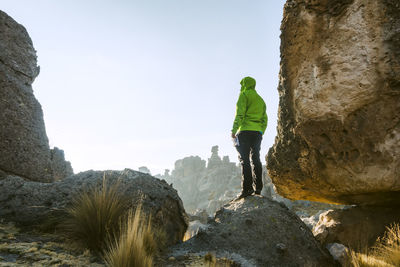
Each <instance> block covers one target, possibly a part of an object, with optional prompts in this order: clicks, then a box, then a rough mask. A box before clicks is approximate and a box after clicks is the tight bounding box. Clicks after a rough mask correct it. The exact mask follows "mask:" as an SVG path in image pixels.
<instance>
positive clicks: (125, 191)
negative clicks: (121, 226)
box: [0, 169, 188, 245]
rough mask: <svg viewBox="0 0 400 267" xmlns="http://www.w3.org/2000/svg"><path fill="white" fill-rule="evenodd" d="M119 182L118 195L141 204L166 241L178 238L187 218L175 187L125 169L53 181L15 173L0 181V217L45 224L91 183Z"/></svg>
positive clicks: (26, 224) (96, 172) (182, 233)
mask: <svg viewBox="0 0 400 267" xmlns="http://www.w3.org/2000/svg"><path fill="white" fill-rule="evenodd" d="M103 177H105V178H106V180H107V182H108V183H115V182H116V181H117V180H118V181H119V182H120V188H121V192H120V193H121V195H123V196H126V197H128V198H129V199H130V200H131V203H132V206H137V205H138V204H139V203H142V206H143V210H144V211H145V212H146V213H148V214H151V216H152V219H153V223H154V225H155V227H162V228H163V229H164V230H165V232H166V234H167V243H168V244H169V245H170V244H175V243H177V242H179V241H181V240H182V238H183V235H184V233H185V231H186V228H187V225H188V221H187V216H186V213H185V210H184V208H183V205H182V201H181V199H180V198H179V196H178V194H177V192H176V190H174V189H173V188H172V187H171V186H169V185H168V184H167V183H165V182H163V181H160V180H158V179H156V178H154V177H152V176H150V175H147V174H143V173H140V172H136V171H132V170H129V169H126V170H124V171H106V172H101V171H87V172H83V173H79V174H77V175H74V176H70V177H68V178H65V179H63V180H61V181H58V182H54V183H40V182H27V181H25V180H24V179H22V178H20V177H18V176H8V177H6V178H5V179H3V180H0V217H1V218H2V219H5V220H8V221H13V222H16V223H18V224H19V225H22V226H32V225H38V224H41V223H46V222H47V221H48V220H49V218H60V216H65V214H64V208H65V207H68V206H69V205H70V204H71V202H72V200H73V199H74V197H75V196H76V194H78V193H79V192H81V191H82V190H88V189H89V188H93V187H94V186H100V185H101V184H102V181H103Z"/></svg>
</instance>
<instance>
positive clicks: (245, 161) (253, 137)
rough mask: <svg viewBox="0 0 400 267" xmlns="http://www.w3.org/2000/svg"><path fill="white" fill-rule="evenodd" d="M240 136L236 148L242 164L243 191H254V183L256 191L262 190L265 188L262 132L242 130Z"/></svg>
mask: <svg viewBox="0 0 400 267" xmlns="http://www.w3.org/2000/svg"><path fill="white" fill-rule="evenodd" d="M238 138H239V146H236V149H237V151H238V152H239V161H240V164H241V165H242V190H243V191H242V192H253V191H254V189H253V183H254V184H255V187H256V188H255V189H256V191H257V192H261V189H262V188H263V183H262V165H261V161H260V148H261V140H262V134H261V132H257V131H241V132H239V134H238ZM250 163H251V165H250Z"/></svg>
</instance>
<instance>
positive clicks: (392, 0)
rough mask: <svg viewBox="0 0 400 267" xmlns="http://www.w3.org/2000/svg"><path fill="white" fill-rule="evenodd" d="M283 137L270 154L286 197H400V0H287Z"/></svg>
mask: <svg viewBox="0 0 400 267" xmlns="http://www.w3.org/2000/svg"><path fill="white" fill-rule="evenodd" d="M281 30H282V35H281V70H280V82H279V88H278V90H279V94H280V103H279V122H278V136H277V138H276V141H275V144H274V146H273V147H272V148H271V149H270V150H269V152H268V156H267V163H268V164H267V168H268V171H269V175H270V177H271V179H272V181H273V183H274V184H275V186H276V188H277V191H278V193H279V194H281V195H282V196H284V197H286V198H289V199H293V200H296V199H306V200H312V201H320V202H329V203H341V204H363V205H364V204H371V205H375V204H382V203H393V202H399V200H400V49H399V47H400V3H399V1H397V0H379V1H375V0H366V1H364V0H344V1H343V0H332V1H327V0H317V1H308V0H307V1H303V0H290V1H287V3H286V5H285V8H284V17H283V21H282V26H281Z"/></svg>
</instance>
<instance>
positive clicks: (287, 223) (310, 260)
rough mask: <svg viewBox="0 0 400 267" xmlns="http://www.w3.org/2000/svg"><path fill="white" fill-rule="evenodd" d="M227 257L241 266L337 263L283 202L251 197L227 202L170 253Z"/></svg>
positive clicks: (176, 255)
mask: <svg viewBox="0 0 400 267" xmlns="http://www.w3.org/2000/svg"><path fill="white" fill-rule="evenodd" d="M208 252H212V253H215V255H216V257H227V258H230V259H232V260H233V261H235V262H236V263H240V264H242V265H241V266H285V267H287V266H335V262H334V261H333V259H332V258H331V256H330V255H329V252H328V251H327V250H326V249H324V248H322V247H321V245H320V244H319V242H318V241H317V240H315V238H314V236H313V235H312V233H311V231H310V230H309V229H308V228H307V226H306V225H305V224H304V223H303V222H302V221H301V220H300V219H299V218H298V217H297V216H296V215H295V214H294V213H293V212H291V211H289V210H288V209H287V208H286V207H285V206H284V205H283V204H280V203H278V202H275V201H272V200H270V199H268V198H264V197H260V196H250V197H247V198H245V199H241V200H235V201H232V202H230V203H228V204H226V205H225V206H224V207H223V208H221V210H219V211H217V213H216V216H215V218H214V220H213V221H211V222H210V224H209V225H208V226H207V228H206V229H203V230H200V231H199V232H198V234H197V235H195V236H194V237H192V238H191V239H189V240H188V241H186V242H184V243H182V244H179V245H177V246H175V247H174V248H173V250H172V252H171V254H170V256H172V257H174V258H178V259H179V258H180V257H181V256H182V255H187V254H188V253H190V254H191V255H205V254H206V253H208Z"/></svg>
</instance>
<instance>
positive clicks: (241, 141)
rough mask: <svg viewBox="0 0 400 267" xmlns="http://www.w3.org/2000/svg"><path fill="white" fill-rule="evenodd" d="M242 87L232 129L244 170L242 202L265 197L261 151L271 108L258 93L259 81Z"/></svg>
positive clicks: (250, 80)
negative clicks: (257, 83)
mask: <svg viewBox="0 0 400 267" xmlns="http://www.w3.org/2000/svg"><path fill="white" fill-rule="evenodd" d="M240 85H241V86H242V88H241V89H240V95H239V99H238V101H237V104H236V115H235V120H234V122H233V127H232V138H233V139H234V143H235V147H236V149H237V151H238V152H239V161H240V164H241V166H242V192H241V194H240V195H239V197H238V199H241V198H244V197H247V196H250V195H251V194H253V192H255V194H256V195H260V194H261V190H262V188H263V182H262V164H261V161H260V148H261V140H262V136H263V134H264V132H265V129H266V128H267V123H268V117H267V112H266V111H267V107H266V105H265V102H264V100H263V99H262V98H261V96H259V95H258V94H257V92H256V90H255V87H256V80H254V79H253V78H251V77H245V78H243V79H242V81H241V82H240ZM250 163H251V164H250ZM253 183H254V185H255V191H254V188H253Z"/></svg>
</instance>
